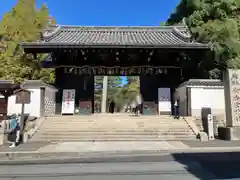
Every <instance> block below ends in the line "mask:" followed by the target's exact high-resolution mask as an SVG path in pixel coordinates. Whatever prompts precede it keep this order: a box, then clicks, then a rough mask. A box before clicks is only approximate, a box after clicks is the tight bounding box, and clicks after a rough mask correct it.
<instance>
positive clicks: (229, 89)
mask: <svg viewBox="0 0 240 180" xmlns="http://www.w3.org/2000/svg"><path fill="white" fill-rule="evenodd" d="M223 83H224V92H225V103H226V105H225V111H226V125H227V126H226V127H225V128H223V129H222V132H220V134H222V135H224V136H225V138H224V139H226V140H239V139H240V69H228V70H227V71H226V72H224V78H223Z"/></svg>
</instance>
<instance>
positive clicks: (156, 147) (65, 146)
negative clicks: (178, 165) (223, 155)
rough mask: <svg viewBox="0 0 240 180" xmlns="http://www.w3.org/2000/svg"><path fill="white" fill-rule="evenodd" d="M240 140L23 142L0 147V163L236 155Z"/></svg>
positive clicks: (239, 148)
mask: <svg viewBox="0 0 240 180" xmlns="http://www.w3.org/2000/svg"><path fill="white" fill-rule="evenodd" d="M238 151H240V141H220V140H214V141H208V142H200V141H160V142H158V141H155V142H149V141H148V142H139V141H138V142H62V143H48V142H41V143H27V144H22V145H20V146H18V147H16V148H9V147H8V146H0V161H6V160H26V159H28V160H29V159H54V158H55V159H56V158H74V157H75V158H76V157H87V156H100V157H101V156H102V155H113V156H114V155H117V154H121V155H124V154H126V155H127V154H129V155H134V154H144V153H145V154H146V153H152V154H154V153H158V154H160V153H163V154H164V153H187V152H195V153H197V152H201V153H204V152H238Z"/></svg>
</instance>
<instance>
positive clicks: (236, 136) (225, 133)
mask: <svg viewBox="0 0 240 180" xmlns="http://www.w3.org/2000/svg"><path fill="white" fill-rule="evenodd" d="M218 137H219V139H222V140H227V141H232V140H240V127H219V128H218Z"/></svg>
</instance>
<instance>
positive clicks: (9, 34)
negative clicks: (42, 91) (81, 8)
mask: <svg viewBox="0 0 240 180" xmlns="http://www.w3.org/2000/svg"><path fill="white" fill-rule="evenodd" d="M35 5H36V2H35V0H19V1H18V3H17V5H16V6H15V7H14V8H13V9H12V10H11V11H10V12H8V13H6V14H5V15H4V17H3V19H2V22H1V23H0V63H1V67H0V68H1V69H0V78H1V79H10V80H14V81H15V82H21V81H23V80H24V79H31V80H34V79H41V80H43V81H45V82H48V83H52V82H54V71H53V69H42V68H41V63H40V62H41V61H42V60H43V58H44V55H39V56H37V58H34V57H33V56H32V55H30V54H25V53H24V51H23V49H22V48H21V46H20V43H21V42H23V41H24V42H31V41H37V40H39V39H41V38H42V33H43V30H44V29H45V28H46V27H47V26H48V25H49V23H53V22H54V21H49V12H48V8H47V7H46V5H43V6H42V7H41V8H39V9H38V8H36V6H35Z"/></svg>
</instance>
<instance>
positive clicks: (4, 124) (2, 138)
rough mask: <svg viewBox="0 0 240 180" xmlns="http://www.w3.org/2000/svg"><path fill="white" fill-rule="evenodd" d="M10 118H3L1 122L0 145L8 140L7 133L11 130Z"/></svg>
mask: <svg viewBox="0 0 240 180" xmlns="http://www.w3.org/2000/svg"><path fill="white" fill-rule="evenodd" d="M10 123H11V121H10V120H2V121H1V122H0V145H2V144H4V143H6V142H7V135H8V133H9V132H10Z"/></svg>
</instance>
